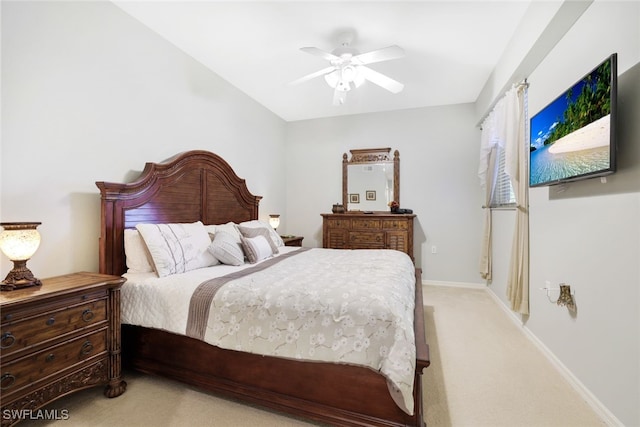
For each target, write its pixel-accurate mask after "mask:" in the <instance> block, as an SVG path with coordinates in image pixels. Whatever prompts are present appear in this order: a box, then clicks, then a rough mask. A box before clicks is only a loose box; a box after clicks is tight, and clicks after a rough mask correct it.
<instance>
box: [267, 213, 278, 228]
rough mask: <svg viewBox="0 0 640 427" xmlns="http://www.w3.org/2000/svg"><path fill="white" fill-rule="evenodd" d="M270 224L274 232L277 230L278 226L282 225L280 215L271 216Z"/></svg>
mask: <svg viewBox="0 0 640 427" xmlns="http://www.w3.org/2000/svg"><path fill="white" fill-rule="evenodd" d="M269 224H270V225H271V226H272V227H273V229H274V230H277V229H278V226H279V225H280V214H270V215H269Z"/></svg>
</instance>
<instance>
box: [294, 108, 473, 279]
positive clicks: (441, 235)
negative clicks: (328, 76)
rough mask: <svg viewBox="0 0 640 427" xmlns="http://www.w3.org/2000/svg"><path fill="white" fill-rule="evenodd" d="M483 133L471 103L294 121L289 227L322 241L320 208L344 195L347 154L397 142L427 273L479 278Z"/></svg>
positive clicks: (418, 253) (314, 242) (312, 241)
mask: <svg viewBox="0 0 640 427" xmlns="http://www.w3.org/2000/svg"><path fill="white" fill-rule="evenodd" d="M479 134H480V131H479V129H478V128H477V127H475V124H474V109H473V105H472V104H463V105H453V106H442V107H433V108H419V109H409V110H399V111H393V112H388V113H372V114H362V115H356V116H342V117H335V118H326V119H317V120H307V121H299V122H293V123H289V124H288V126H287V154H286V156H287V157H286V158H287V212H286V218H285V221H286V222H287V224H288V228H287V230H288V232H290V233H292V234H300V235H303V236H305V240H304V241H303V245H304V246H310V247H315V246H322V218H321V216H320V213H330V212H331V207H332V205H333V204H334V203H337V202H341V200H342V155H343V154H344V153H347V154H348V153H349V150H350V149H354V148H380V147H391V148H392V150H398V151H399V152H400V187H401V188H400V204H401V206H402V207H406V208H411V209H413V211H414V213H415V214H417V218H416V220H415V222H414V226H415V232H414V254H415V258H416V264H417V265H419V266H421V267H422V268H423V279H425V280H434V281H440V282H467V283H468V282H475V283H480V282H481V279H480V276H479V275H478V272H477V271H478V251H479V248H480V236H481V231H480V230H481V224H482V210H481V205H482V197H481V192H480V187H479V181H478V176H477V170H478V148H477V147H478V146H477V140H478V138H479ZM431 246H436V247H437V254H432V253H431Z"/></svg>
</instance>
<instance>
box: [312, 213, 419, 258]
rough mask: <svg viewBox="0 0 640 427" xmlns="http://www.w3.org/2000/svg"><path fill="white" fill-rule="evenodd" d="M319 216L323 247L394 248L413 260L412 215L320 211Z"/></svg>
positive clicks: (413, 216) (413, 215)
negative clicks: (326, 212)
mask: <svg viewBox="0 0 640 427" xmlns="http://www.w3.org/2000/svg"><path fill="white" fill-rule="evenodd" d="M322 218H323V220H322V247H323V248H332V249H396V250H399V251H402V252H404V253H406V254H407V255H409V256H410V257H411V259H412V260H414V258H413V219H414V218H415V214H392V213H386V212H375V213H373V214H364V213H353V212H348V213H343V214H322ZM414 262H415V260H414Z"/></svg>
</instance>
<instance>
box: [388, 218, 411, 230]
mask: <svg viewBox="0 0 640 427" xmlns="http://www.w3.org/2000/svg"><path fill="white" fill-rule="evenodd" d="M382 228H384V229H385V230H408V229H409V221H406V220H391V219H389V220H384V221H382Z"/></svg>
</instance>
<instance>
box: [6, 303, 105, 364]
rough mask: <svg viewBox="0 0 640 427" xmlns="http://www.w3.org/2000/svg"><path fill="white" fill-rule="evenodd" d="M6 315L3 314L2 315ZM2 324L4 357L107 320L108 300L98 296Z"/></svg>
mask: <svg viewBox="0 0 640 427" xmlns="http://www.w3.org/2000/svg"><path fill="white" fill-rule="evenodd" d="M3 317H4V316H3ZM15 317H16V319H15V320H12V321H10V322H6V323H4V324H3V325H2V330H1V332H0V352H1V355H2V357H3V358H4V357H5V356H7V355H9V354H12V353H15V352H17V351H20V350H22V349H25V348H28V347H32V346H34V345H38V344H40V343H44V342H47V341H49V340H52V339H57V338H58V337H60V336H61V335H63V334H69V333H72V332H75V331H78V330H80V329H83V328H86V327H89V326H92V325H96V324H98V323H100V322H106V320H107V300H106V299H99V300H94V301H89V302H85V303H82V304H78V305H75V306H71V307H66V308H61V309H58V310H55V311H47V312H45V313H38V314H33V315H32V316H28V317H18V316H15Z"/></svg>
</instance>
